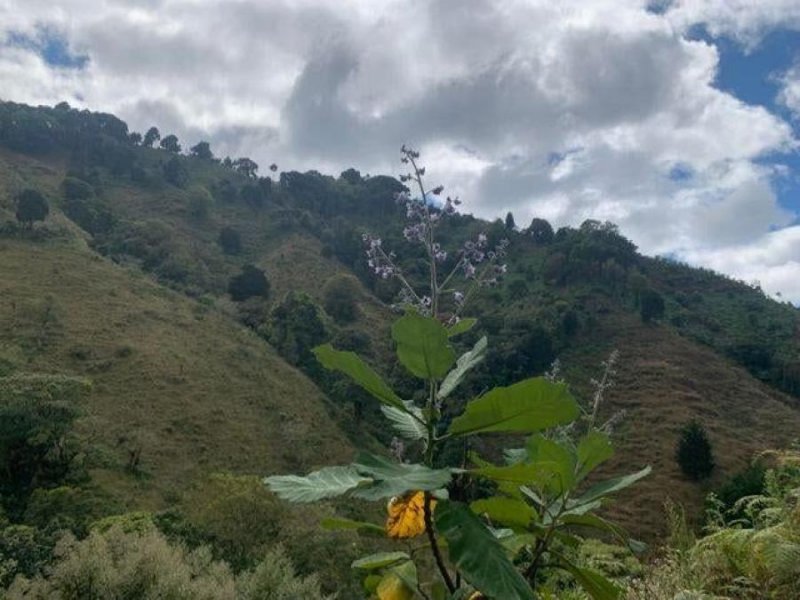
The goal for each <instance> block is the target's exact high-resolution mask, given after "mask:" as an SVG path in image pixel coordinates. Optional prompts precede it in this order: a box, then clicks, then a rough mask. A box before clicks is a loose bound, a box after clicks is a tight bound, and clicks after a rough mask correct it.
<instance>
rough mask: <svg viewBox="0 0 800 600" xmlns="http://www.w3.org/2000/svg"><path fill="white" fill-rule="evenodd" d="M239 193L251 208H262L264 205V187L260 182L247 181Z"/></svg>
mask: <svg viewBox="0 0 800 600" xmlns="http://www.w3.org/2000/svg"><path fill="white" fill-rule="evenodd" d="M239 194H240V195H241V197H242V200H244V201H245V202H246V203H247V205H248V206H250V207H251V208H256V209H257V208H261V207H262V206H264V199H265V194H264V187H263V186H262V185H261V184H260V183H247V184H245V185H243V186H242V189H241V190H240V192H239Z"/></svg>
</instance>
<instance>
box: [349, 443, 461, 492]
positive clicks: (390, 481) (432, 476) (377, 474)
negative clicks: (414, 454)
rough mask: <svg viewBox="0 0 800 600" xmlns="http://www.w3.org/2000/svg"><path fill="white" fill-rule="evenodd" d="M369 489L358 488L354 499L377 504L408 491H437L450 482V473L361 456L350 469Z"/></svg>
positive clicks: (364, 453)
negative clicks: (364, 480) (360, 476)
mask: <svg viewBox="0 0 800 600" xmlns="http://www.w3.org/2000/svg"><path fill="white" fill-rule="evenodd" d="M353 466H354V467H355V469H356V470H357V471H358V473H360V474H361V475H362V476H364V477H369V478H370V479H369V480H370V481H374V483H373V485H369V486H364V487H360V488H359V489H358V490H356V491H355V492H354V495H355V496H357V497H359V498H364V499H365V500H378V499H380V498H391V497H392V496H400V495H401V494H405V493H406V492H410V491H412V490H414V491H417V490H423V491H425V490H427V491H430V490H437V489H439V488H443V487H445V486H446V485H447V484H448V483H450V480H451V479H452V472H451V471H450V469H429V468H428V467H426V466H424V465H417V464H401V463H395V462H392V461H390V460H388V459H385V458H383V457H380V456H375V455H374V454H369V453H367V452H362V453H360V454H359V455H358V458H357V460H356V462H355V464H354V465H353Z"/></svg>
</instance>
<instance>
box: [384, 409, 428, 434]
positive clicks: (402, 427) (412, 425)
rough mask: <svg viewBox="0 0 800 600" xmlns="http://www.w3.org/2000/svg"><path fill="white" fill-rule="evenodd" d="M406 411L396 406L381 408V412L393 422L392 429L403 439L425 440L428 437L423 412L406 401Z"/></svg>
mask: <svg viewBox="0 0 800 600" xmlns="http://www.w3.org/2000/svg"><path fill="white" fill-rule="evenodd" d="M403 404H404V406H405V410H400V409H397V408H395V407H394V406H381V412H383V414H384V416H385V417H386V418H387V419H389V420H390V421H391V422H392V427H394V429H395V431H397V433H399V434H400V435H401V436H402V437H403V438H405V439H407V440H411V441H416V440H421V439H424V438H425V437H426V436H427V435H428V431H427V429H426V428H425V422H424V420H423V416H422V410H421V409H420V408H419V407H418V406H415V405H414V403H413V402H409V401H408V400H404V401H403Z"/></svg>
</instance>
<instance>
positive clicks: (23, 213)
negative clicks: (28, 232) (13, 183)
mask: <svg viewBox="0 0 800 600" xmlns="http://www.w3.org/2000/svg"><path fill="white" fill-rule="evenodd" d="M49 213H50V205H49V204H48V203H47V199H46V198H45V197H44V196H43V195H42V194H41V193H40V192H38V191H36V190H31V189H27V190H23V191H22V193H21V194H20V195H19V196H18V197H17V214H16V216H17V221H19V222H20V223H22V224H23V225H25V227H27V228H28V229H30V228H31V227H33V224H34V222H36V221H44V220H45V219H46V218H47V215H48V214H49Z"/></svg>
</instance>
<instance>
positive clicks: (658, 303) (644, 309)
mask: <svg viewBox="0 0 800 600" xmlns="http://www.w3.org/2000/svg"><path fill="white" fill-rule="evenodd" d="M639 314H640V316H641V317H642V321H643V322H645V323H651V322H652V321H657V320H659V319H661V318H662V317H663V316H664V298H663V297H662V296H661V294H659V293H658V292H657V291H655V290H652V289H646V290H644V291H643V292H642V293H641V295H640V296H639Z"/></svg>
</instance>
